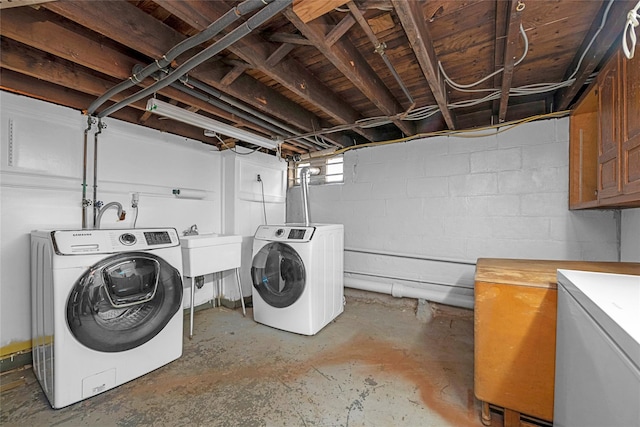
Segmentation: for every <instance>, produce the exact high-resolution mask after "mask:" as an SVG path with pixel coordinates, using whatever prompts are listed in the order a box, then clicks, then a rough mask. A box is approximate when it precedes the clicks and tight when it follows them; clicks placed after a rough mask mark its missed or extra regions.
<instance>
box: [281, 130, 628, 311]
mask: <svg viewBox="0 0 640 427" xmlns="http://www.w3.org/2000/svg"><path fill="white" fill-rule="evenodd" d="M568 144H569V120H568V118H564V119H554V120H546V121H538V122H534V123H529V124H523V125H521V126H518V127H516V128H513V129H512V130H509V131H507V132H504V133H500V134H496V133H495V132H493V133H492V134H491V135H488V136H484V137H481V138H462V137H434V138H428V139H422V140H416V141H411V142H406V143H400V144H393V145H385V146H378V147H372V148H363V149H357V150H352V151H348V152H346V153H345V155H344V156H345V157H344V165H345V166H344V171H345V177H344V184H342V185H326V186H311V188H310V191H309V197H310V203H311V208H310V211H311V219H312V221H314V222H324V223H343V224H344V227H345V248H346V250H345V272H346V277H345V285H346V286H354V287H359V286H360V285H361V284H362V283H363V282H369V283H370V284H372V285H375V286H380V287H382V288H384V287H385V286H386V287H387V288H388V287H389V286H390V285H391V284H403V285H405V286H408V287H410V288H417V289H420V290H424V291H425V292H427V293H429V295H430V296H431V298H430V299H431V300H433V301H440V302H445V303H449V304H454V305H462V306H467V307H470V306H471V305H472V303H473V275H474V270H475V265H474V263H475V262H476V260H477V258H481V257H505V258H531V259H536V258H538V259H575V260H599V261H617V260H618V247H619V242H618V237H617V236H618V233H617V224H616V218H615V211H569V210H568V191H567V189H568V176H569V173H568ZM288 200H289V204H288V210H287V218H288V220H289V221H300V220H301V218H302V215H301V203H300V202H299V200H300V192H299V188H294V189H290V190H289V192H288ZM368 252H373V253H368Z"/></svg>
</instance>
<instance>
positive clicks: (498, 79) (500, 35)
mask: <svg viewBox="0 0 640 427" xmlns="http://www.w3.org/2000/svg"><path fill="white" fill-rule="evenodd" d="M511 1H512V0H511ZM511 1H497V2H495V6H496V14H495V16H496V24H495V43H494V48H493V64H494V71H497V70H499V69H500V68H502V66H503V64H504V54H505V42H506V38H507V28H508V27H509V10H510V9H511ZM501 85H502V76H500V75H499V74H496V75H495V76H494V77H493V87H496V88H497V87H500V86H501ZM491 109H492V112H493V114H492V121H493V117H495V122H496V123H497V121H498V114H499V112H500V100H499V99H496V100H494V101H492V108H491Z"/></svg>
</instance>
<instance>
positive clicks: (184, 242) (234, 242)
mask: <svg viewBox="0 0 640 427" xmlns="http://www.w3.org/2000/svg"><path fill="white" fill-rule="evenodd" d="M180 246H181V250H182V266H183V274H184V275H185V276H186V277H190V278H191V300H190V313H189V337H192V336H193V310H194V305H195V304H194V297H195V278H196V277H198V276H204V275H206V274H213V273H220V272H222V271H226V270H235V273H236V280H237V281H238V290H239V292H240V303H241V304H242V313H243V314H246V312H245V307H244V299H243V296H242V285H241V283H240V273H239V272H238V268H240V263H241V253H242V236H236V235H224V234H215V233H208V234H196V235H190V236H182V237H180ZM218 295H220V289H218Z"/></svg>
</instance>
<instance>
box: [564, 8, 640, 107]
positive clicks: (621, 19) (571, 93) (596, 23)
mask: <svg viewBox="0 0 640 427" xmlns="http://www.w3.org/2000/svg"><path fill="white" fill-rule="evenodd" d="M635 3H636V1H635V0H632V1H626V0H625V1H623V0H616V1H613V0H612V1H607V2H604V3H603V4H602V7H601V8H600V13H599V14H598V16H597V17H596V19H594V20H593V24H592V25H591V28H590V29H589V32H588V33H587V35H586V37H585V38H584V41H583V43H582V45H581V46H580V48H579V49H578V50H577V52H576V55H575V57H574V58H573V61H572V62H571V64H570V65H569V67H568V68H567V72H566V74H565V76H564V80H568V79H570V78H572V76H573V78H575V82H574V83H573V84H572V85H571V86H569V87H567V88H563V89H560V90H559V91H558V92H557V93H556V94H555V97H554V98H555V99H554V103H555V110H556V111H561V110H565V109H567V108H568V107H569V106H571V103H572V101H573V100H574V99H575V96H576V95H577V94H578V93H579V92H580V89H582V88H583V87H584V84H585V82H586V81H587V79H588V78H589V76H590V75H591V74H592V73H593V72H594V70H595V69H596V67H597V66H598V65H599V64H600V63H601V62H602V59H603V58H604V57H605V55H606V54H607V52H608V51H609V49H611V46H613V45H615V44H616V41H618V38H619V37H620V34H621V32H622V28H623V26H624V23H625V22H626V19H627V13H628V12H629V11H630V10H631V9H632V8H633V7H634V4H635ZM605 12H606V15H605ZM603 16H606V18H607V22H606V25H604V26H603V22H602V21H603ZM601 27H602V28H601ZM596 33H598V36H597V38H596V39H595V40H594V42H593V44H592V45H591V47H589V46H588V45H589V42H590V41H591V39H592V38H593V36H594V34H596ZM587 47H589V50H588V51H587V53H586V54H585V51H586V50H587ZM583 54H585V55H584V57H583ZM581 59H582V62H580V60H581Z"/></svg>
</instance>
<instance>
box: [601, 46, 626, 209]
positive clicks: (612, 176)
mask: <svg viewBox="0 0 640 427" xmlns="http://www.w3.org/2000/svg"><path fill="white" fill-rule="evenodd" d="M619 71H620V55H619V54H616V55H615V56H614V57H613V58H612V60H611V61H610V62H609V63H608V64H607V66H606V67H605V69H603V70H602V71H601V72H600V75H599V76H598V86H599V87H600V90H599V102H598V104H599V111H600V120H599V126H600V141H599V147H598V198H599V199H602V198H606V197H611V196H616V195H618V194H620V192H621V190H622V188H621V182H620V153H619V150H620V145H619V141H620V136H619V135H620V113H621V111H620V102H619V95H620V86H619V84H620V79H619V78H618V75H619Z"/></svg>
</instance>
